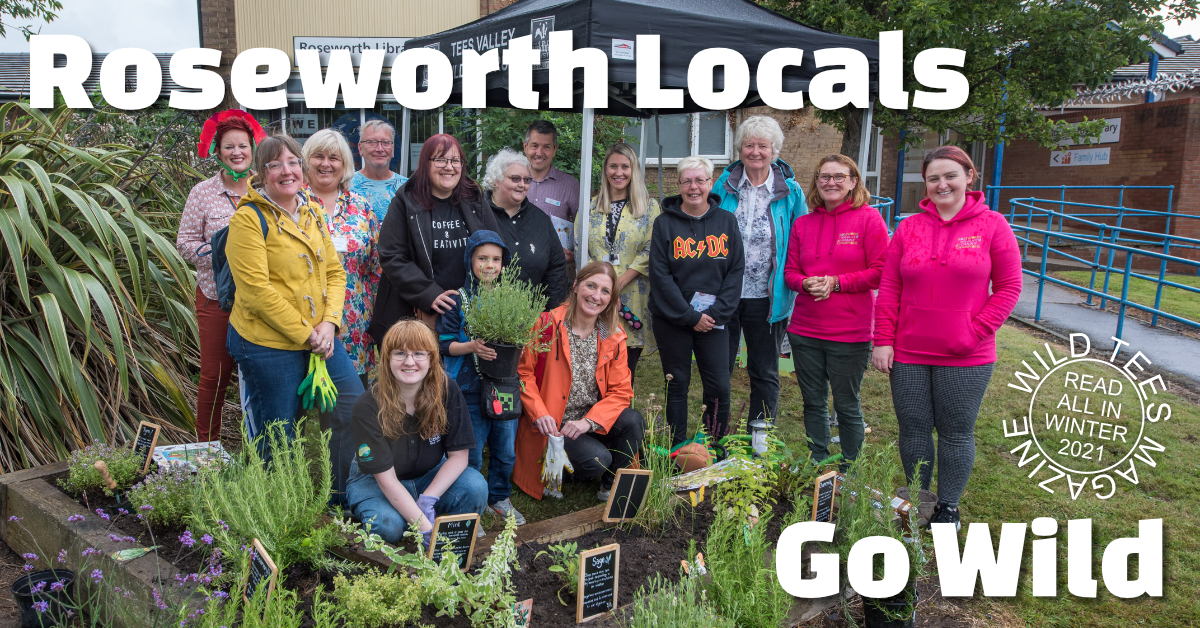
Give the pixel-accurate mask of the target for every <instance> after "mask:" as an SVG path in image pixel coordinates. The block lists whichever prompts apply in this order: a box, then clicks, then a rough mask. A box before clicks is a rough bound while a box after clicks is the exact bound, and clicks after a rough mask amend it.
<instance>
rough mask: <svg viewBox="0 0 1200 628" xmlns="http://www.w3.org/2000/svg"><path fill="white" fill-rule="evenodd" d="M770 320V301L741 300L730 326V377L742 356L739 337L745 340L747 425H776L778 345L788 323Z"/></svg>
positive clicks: (764, 299)
mask: <svg viewBox="0 0 1200 628" xmlns="http://www.w3.org/2000/svg"><path fill="white" fill-rule="evenodd" d="M770 318H771V300H770V299H768V298H766V297H763V298H761V299H742V300H741V301H739V302H738V306H737V310H734V312H733V316H732V317H730V319H729V323H728V324H727V325H726V326H725V327H726V328H727V329H728V331H729V374H730V375H731V376H732V375H733V370H734V368H736V367H737V358H738V353H740V352H741V336H745V337H746V371H747V374H748V375H750V418H749V420H747V421H746V430H747V431H749V430H750V421H754V420H756V419H763V418H766V419H769V420H770V422H772V423H773V422H774V421H775V417H776V416H777V415H778V410H779V345H780V344H782V343H783V335H784V333H785V331H786V329H787V321H779V322H778V323H769V322H767V321H768V320H770Z"/></svg>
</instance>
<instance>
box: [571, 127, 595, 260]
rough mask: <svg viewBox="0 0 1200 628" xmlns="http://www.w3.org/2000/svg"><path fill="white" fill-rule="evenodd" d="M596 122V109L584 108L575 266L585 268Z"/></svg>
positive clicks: (590, 214) (590, 220) (590, 213)
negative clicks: (580, 215) (578, 226)
mask: <svg viewBox="0 0 1200 628" xmlns="http://www.w3.org/2000/svg"><path fill="white" fill-rule="evenodd" d="M595 123H596V110H595V109H592V108H590V107H584V109H583V138H582V140H583V141H582V143H583V148H582V154H581V155H580V156H579V211H581V212H583V213H584V214H583V221H582V228H581V229H580V231H581V233H578V234H576V235H577V236H578V237H579V255H577V256H576V257H575V267H576V268H577V269H583V267H584V265H586V264H587V263H588V225H589V224H590V223H591V222H592V212H591V200H592V142H593V139H592V127H593V126H594V125H595Z"/></svg>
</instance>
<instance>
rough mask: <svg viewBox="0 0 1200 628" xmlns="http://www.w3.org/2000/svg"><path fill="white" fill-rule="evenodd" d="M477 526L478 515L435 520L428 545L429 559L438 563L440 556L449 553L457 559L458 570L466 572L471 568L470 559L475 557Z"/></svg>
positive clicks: (470, 514)
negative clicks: (443, 538) (444, 538)
mask: <svg viewBox="0 0 1200 628" xmlns="http://www.w3.org/2000/svg"><path fill="white" fill-rule="evenodd" d="M478 525H479V515H478V514H476V513H473V512H470V513H467V514H465V515H449V516H446V517H438V518H437V519H435V520H434V521H433V541H431V542H430V545H429V558H431V559H433V561H434V562H437V563H440V562H442V554H444V553H446V552H450V553H452V554H454V555H455V556H457V557H458V567H459V569H462V570H463V571H466V570H467V568H468V567H470V566H471V558H472V557H473V556H474V555H475V527H476V526H478ZM441 537H446V540H445V541H443V540H442V539H441Z"/></svg>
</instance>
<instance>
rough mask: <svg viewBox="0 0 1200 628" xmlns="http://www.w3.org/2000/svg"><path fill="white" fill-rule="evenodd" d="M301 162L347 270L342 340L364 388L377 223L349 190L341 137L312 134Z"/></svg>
mask: <svg viewBox="0 0 1200 628" xmlns="http://www.w3.org/2000/svg"><path fill="white" fill-rule="evenodd" d="M304 160H305V161H306V162H308V175H307V177H308V187H309V189H310V190H311V192H312V196H314V197H316V198H317V199H319V200H320V203H321V207H322V208H323V209H324V210H325V222H326V225H327V226H328V227H329V233H330V235H331V237H332V238H333V246H334V248H335V249H337V252H338V255H339V256H340V257H341V259H342V266H343V267H345V269H346V305H345V308H344V309H343V319H342V326H341V341H342V344H344V345H346V351H348V352H349V353H350V359H351V360H352V361H353V362H354V367H355V369H357V370H358V375H359V377H360V378H361V379H362V381H363V387H364V388H365V387H366V385H367V373H369V372H370V370H371V367H373V366H374V365H375V353H374V351H373V350H372V346H371V344H372V343H371V338H370V336H368V335H367V325H368V323H370V322H371V312H370V310H369V309H368V308H370V307H371V304H372V303H374V302H375V290H376V288H378V287H379V273H380V269H379V250H378V249H377V248H376V246H375V234H377V233H379V223H378V222H377V219H376V218H375V214H374V213H373V212H372V211H371V206H370V204H368V202H367V200H366V199H365V198H363V197H362V196H361V195H359V194H356V193H354V192H351V191H350V180H351V178H352V177H353V176H354V169H353V168H354V167H353V164H354V161H353V155H352V153H351V152H350V144H348V143H347V142H346V138H345V137H343V136H342V134H341V133H338V132H337V131H335V130H333V129H325V130H323V131H317V132H316V133H314V134H313V135H312V137H310V138H308V140H307V141H306V142H304Z"/></svg>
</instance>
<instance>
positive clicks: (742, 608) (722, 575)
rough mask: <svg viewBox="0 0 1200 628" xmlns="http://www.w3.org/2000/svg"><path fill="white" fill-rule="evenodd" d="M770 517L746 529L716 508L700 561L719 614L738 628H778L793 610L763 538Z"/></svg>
mask: <svg viewBox="0 0 1200 628" xmlns="http://www.w3.org/2000/svg"><path fill="white" fill-rule="evenodd" d="M770 520H771V515H769V514H767V515H764V516H761V517H759V519H758V523H757V524H756V525H754V526H753V527H750V526H748V525H747V524H746V523H745V521H746V519H745V518H744V517H741V516H736V515H731V514H729V513H727V511H725V510H724V509H718V511H717V517H716V519H714V520H713V523H712V525H711V526H710V527H709V529H708V540H707V541H706V542H705V545H704V558H705V560H706V561H707V563H708V572H709V574H710V575H711V579H710V580H709V583H708V587H707V592H708V594H709V597H711V598H712V600H713V602H714V603H715V604H716V607H717V611H718V612H719V613H720V614H721V615H722V616H723V617H728V618H729V619H730V620H733V621H734V622H735V623H736V625H737V626H739V628H778V626H779V625H780V624H781V623H782V622H783V620H784V618H785V617H787V613H788V610H789V609H790V608H791V606H792V596H791V595H789V594H788V593H787V592H786V591H784V590H783V586H782V585H780V584H779V578H778V577H776V575H775V569H774V564H775V562H774V560H771V561H768V562H764V560H763V557H764V556H766V555H767V553H768V552H769V551H770V550H771V543H770V542H769V541H767V539H766V533H767V526H768V525H769V524H770Z"/></svg>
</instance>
